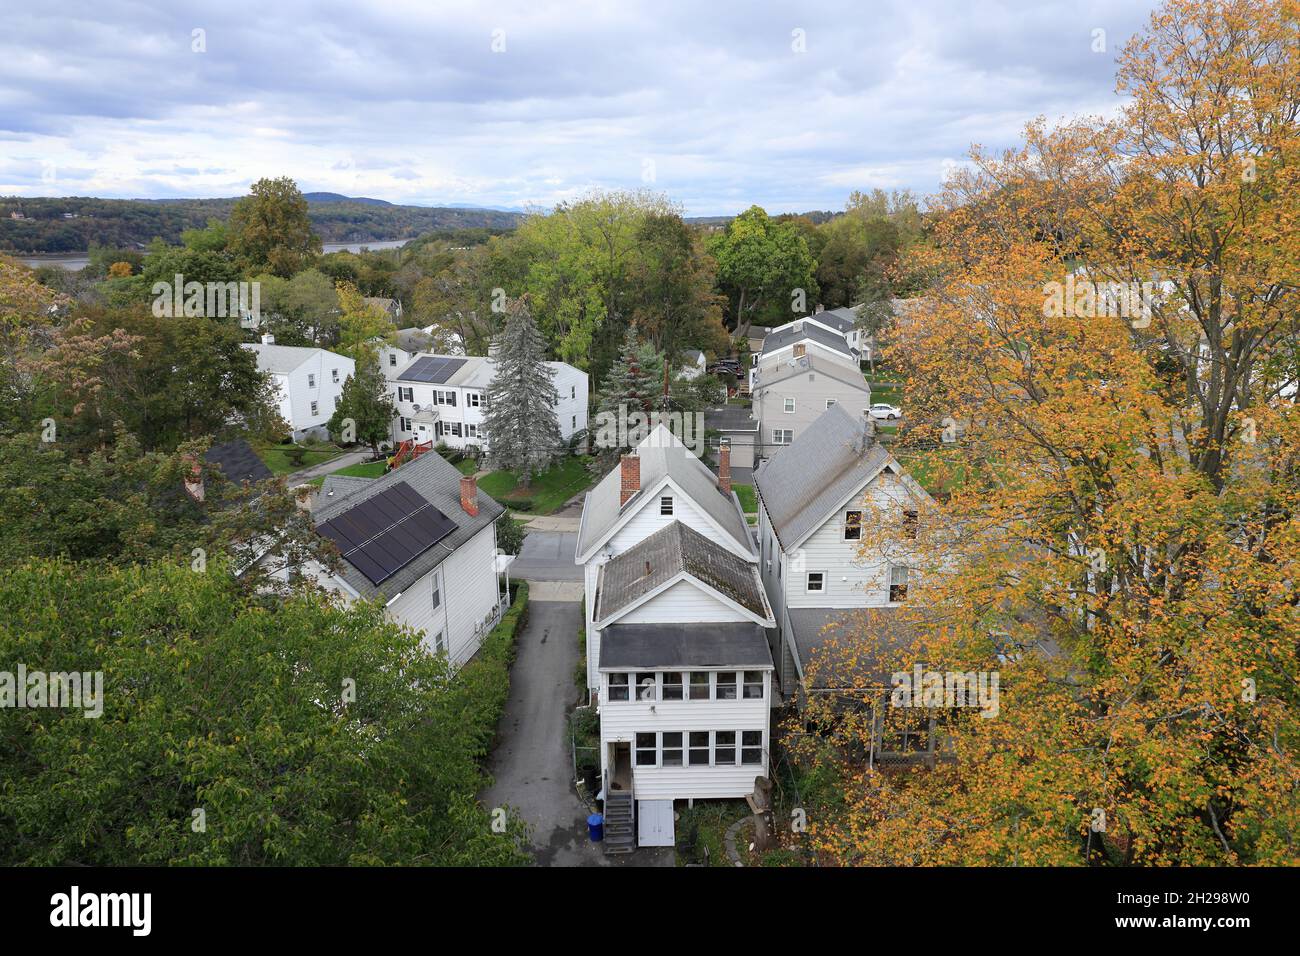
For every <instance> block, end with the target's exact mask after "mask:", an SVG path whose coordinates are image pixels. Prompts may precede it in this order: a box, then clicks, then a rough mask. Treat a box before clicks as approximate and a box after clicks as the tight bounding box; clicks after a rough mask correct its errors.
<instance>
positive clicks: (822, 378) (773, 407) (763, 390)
mask: <svg viewBox="0 0 1300 956" xmlns="http://www.w3.org/2000/svg"><path fill="white" fill-rule="evenodd" d="M796 349H797V346H796ZM791 354H792V357H790V358H788V359H787V360H786V361H783V362H776V363H773V364H771V365H763V366H760V367H759V369H758V371H757V373H756V374H755V376H754V391H753V408H752V411H751V413H752V415H753V417H754V418H756V419H758V422H759V426H760V427H759V432H758V435H757V441H756V445H755V450H754V453H755V456H756V457H762V458H771V457H773V456H775V455H776V454H777V453H779V452H781V451H782V450H783V449H784V448H786V447H787V446H788V445H789V444H790V443H791V442H793V441H795V440H796V439H797V438H798V437H799V436H800V435H802V434H803V433H804V432H805V431H806V430H807V429H808V427H809V426H810V425H812V423H813V422H815V421H816V420H817V419H818V418H820V417H821V415H822V413H823V412H825V411H826V409H828V408H831V407H832V406H836V405H838V406H840V407H842V408H845V409H847V410H848V411H849V413H850V415H851V416H853V417H854V418H855V419H857V418H858V417H859V416H860V415H861V414H862V413H863V412H865V411H866V410H867V409H869V408H870V407H871V386H870V385H868V384H867V380H866V379H865V378H863V377H862V372H860V371H859V370H858V367H857V365H856V363H855V364H853V365H846V364H844V363H842V362H837V361H832V360H830V359H828V358H824V357H822V356H820V355H814V354H812V353H811V352H806V351H805V352H803V354H799V355H797V356H796V355H794V354H793V353H791Z"/></svg>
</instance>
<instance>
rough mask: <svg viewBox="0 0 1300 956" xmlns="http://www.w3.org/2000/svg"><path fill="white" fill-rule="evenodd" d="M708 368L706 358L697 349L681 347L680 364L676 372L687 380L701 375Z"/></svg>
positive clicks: (690, 380) (691, 380) (689, 380)
mask: <svg viewBox="0 0 1300 956" xmlns="http://www.w3.org/2000/svg"><path fill="white" fill-rule="evenodd" d="M707 368H708V359H707V358H706V357H705V355H704V353H703V352H701V351H700V350H699V349H683V350H682V361H681V366H680V367H679V368H678V370H677V374H678V375H679V376H681V377H682V378H684V379H685V380H686V381H688V382H693V381H694V380H695V379H697V378H699V377H700V376H701V375H703V374H704V373H705V371H706V369H707Z"/></svg>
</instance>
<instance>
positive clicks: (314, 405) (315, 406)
mask: <svg viewBox="0 0 1300 956" xmlns="http://www.w3.org/2000/svg"><path fill="white" fill-rule="evenodd" d="M319 408H320V403H319V402H312V403H311V413H312V414H313V415H319V414H320V412H319V411H317V409H319Z"/></svg>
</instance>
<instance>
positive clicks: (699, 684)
mask: <svg viewBox="0 0 1300 956" xmlns="http://www.w3.org/2000/svg"><path fill="white" fill-rule="evenodd" d="M708 699H709V672H708V671H691V700H708Z"/></svg>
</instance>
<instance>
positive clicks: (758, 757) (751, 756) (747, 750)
mask: <svg viewBox="0 0 1300 956" xmlns="http://www.w3.org/2000/svg"><path fill="white" fill-rule="evenodd" d="M740 762H741V763H742V764H756V763H762V762H763V731H761V730H742V731H741V732H740Z"/></svg>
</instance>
